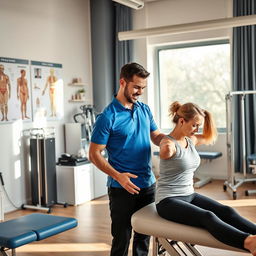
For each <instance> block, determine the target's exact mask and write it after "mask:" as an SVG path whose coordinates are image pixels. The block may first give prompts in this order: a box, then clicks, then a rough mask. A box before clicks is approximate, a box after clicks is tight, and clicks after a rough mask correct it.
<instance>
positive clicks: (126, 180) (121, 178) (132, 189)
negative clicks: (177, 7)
mask: <svg viewBox="0 0 256 256" xmlns="http://www.w3.org/2000/svg"><path fill="white" fill-rule="evenodd" d="M137 177H138V176H136V175H134V174H131V173H129V172H124V173H120V174H119V175H118V178H117V181H118V182H119V184H120V185H121V186H122V187H123V188H124V189H125V190H127V191H128V192H129V193H131V194H139V191H140V188H139V187H137V186H136V185H135V184H133V183H132V182H131V180H130V178H137Z"/></svg>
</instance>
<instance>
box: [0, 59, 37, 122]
mask: <svg viewBox="0 0 256 256" xmlns="http://www.w3.org/2000/svg"><path fill="white" fill-rule="evenodd" d="M18 119H22V120H23V121H32V110H31V87H30V69H29V61H28V60H23V59H13V58H5V57H0V123H9V122H13V121H16V120H18Z"/></svg>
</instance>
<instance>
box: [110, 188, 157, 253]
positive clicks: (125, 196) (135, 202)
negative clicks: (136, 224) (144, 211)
mask: <svg viewBox="0 0 256 256" xmlns="http://www.w3.org/2000/svg"><path fill="white" fill-rule="evenodd" d="M108 195H109V208H110V216H111V220H112V224H111V233H112V236H113V240H112V248H111V254H110V255H111V256H127V255H128V248H129V243H130V238H131V233H132V227H131V216H132V214H133V213H134V212H136V211H137V210H139V209H140V208H142V207H144V206H146V205H148V204H150V203H152V202H154V201H155V184H153V185H152V186H151V187H149V188H142V189H141V190H140V192H139V194H134V195H132V194H130V193H129V192H127V191H126V190H125V189H123V188H109V189H108ZM149 240H150V237H149V236H146V235H142V234H139V233H137V232H134V237H133V256H147V255H148V248H149Z"/></svg>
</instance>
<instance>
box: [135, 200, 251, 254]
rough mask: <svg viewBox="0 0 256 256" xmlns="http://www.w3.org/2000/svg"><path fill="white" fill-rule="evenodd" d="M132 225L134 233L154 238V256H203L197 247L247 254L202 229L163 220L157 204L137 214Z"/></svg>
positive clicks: (150, 205) (148, 206)
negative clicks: (167, 254) (167, 255)
mask: <svg viewBox="0 0 256 256" xmlns="http://www.w3.org/2000/svg"><path fill="white" fill-rule="evenodd" d="M131 223H132V227H133V230H134V231H136V232H138V233H140V234H145V235H149V236H153V254H152V255H153V256H157V255H165V252H168V253H169V255H171V256H180V255H194V256H202V254H201V252H200V251H199V250H198V248H197V247H196V245H202V246H207V247H212V248H218V249H224V250H230V251H237V252H247V251H245V250H241V249H238V248H235V247H232V246H229V245H226V244H224V243H222V242H220V241H218V240H217V239H215V238H214V237H213V236H212V235H211V234H210V233H209V232H208V231H206V230H204V229H202V228H197V227H192V226H188V225H183V224H179V223H176V222H172V221H169V220H166V219H163V218H162V217H160V216H159V215H158V213H157V211H156V206H155V203H152V204H149V205H147V206H145V207H143V208H142V209H140V210H138V211H137V212H135V213H134V214H133V216H132V219H131ZM188 253H189V254H188ZM247 253H248V252H247Z"/></svg>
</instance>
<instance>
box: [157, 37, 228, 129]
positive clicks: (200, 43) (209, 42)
mask: <svg viewBox="0 0 256 256" xmlns="http://www.w3.org/2000/svg"><path fill="white" fill-rule="evenodd" d="M220 44H229V45H230V51H231V43H230V39H229V38H225V39H218V40H207V41H197V42H190V43H180V44H179V43H176V44H172V45H165V46H158V47H156V48H155V57H156V71H157V72H156V73H157V75H156V80H157V84H158V89H157V106H158V111H157V112H158V113H157V115H158V119H159V126H160V129H161V131H164V132H167V131H168V130H169V129H167V128H163V127H161V124H162V115H161V112H162V105H161V104H160V102H161V95H162V94H161V82H160V52H161V51H163V50H172V49H181V48H191V47H200V46H208V45H220ZM230 58H231V54H230ZM230 68H231V65H230ZM231 84H232V80H231V72H230V88H229V91H230V90H231V86H232V85H231ZM201 130H202V129H201V128H200V131H201ZM217 130H218V132H219V133H225V132H226V127H217Z"/></svg>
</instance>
